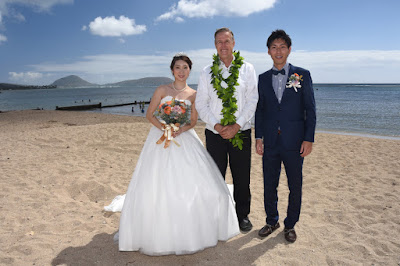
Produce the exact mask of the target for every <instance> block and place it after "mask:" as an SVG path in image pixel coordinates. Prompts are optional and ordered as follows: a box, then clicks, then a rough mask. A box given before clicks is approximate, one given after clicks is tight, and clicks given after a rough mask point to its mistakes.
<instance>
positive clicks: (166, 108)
mask: <svg viewBox="0 0 400 266" xmlns="http://www.w3.org/2000/svg"><path fill="white" fill-rule="evenodd" d="M164 113H166V114H167V115H169V114H170V113H171V106H167V107H165V108H164Z"/></svg>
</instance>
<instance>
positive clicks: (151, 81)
mask: <svg viewBox="0 0 400 266" xmlns="http://www.w3.org/2000/svg"><path fill="white" fill-rule="evenodd" d="M171 82H173V80H172V79H170V78H166V77H147V78H141V79H131V80H124V81H121V82H117V83H110V84H106V85H107V86H124V87H125V86H137V85H143V86H159V85H161V84H167V83H171Z"/></svg>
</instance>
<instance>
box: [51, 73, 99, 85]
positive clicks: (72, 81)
mask: <svg viewBox="0 0 400 266" xmlns="http://www.w3.org/2000/svg"><path fill="white" fill-rule="evenodd" d="M51 85H56V86H57V87H90V86H98V84H94V83H90V82H87V81H86V80H84V79H81V78H80V77H78V76H76V75H70V76H67V77H64V78H60V79H57V80H56V81H54V82H53V83H52V84H51Z"/></svg>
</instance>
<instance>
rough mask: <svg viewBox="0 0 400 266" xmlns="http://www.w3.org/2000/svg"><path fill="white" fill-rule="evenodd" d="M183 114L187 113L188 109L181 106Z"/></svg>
mask: <svg viewBox="0 0 400 266" xmlns="http://www.w3.org/2000/svg"><path fill="white" fill-rule="evenodd" d="M181 110H182V114H184V113H186V109H185V108H183V107H182V106H181Z"/></svg>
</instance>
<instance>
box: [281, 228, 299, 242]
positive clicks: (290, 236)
mask: <svg viewBox="0 0 400 266" xmlns="http://www.w3.org/2000/svg"><path fill="white" fill-rule="evenodd" d="M283 232H284V233H285V239H286V240H287V241H288V242H290V243H293V242H294V241H296V239H297V235H296V231H294V228H290V229H289V228H285V230H284V231H283Z"/></svg>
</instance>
